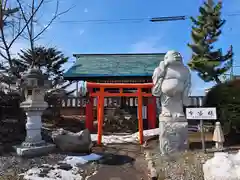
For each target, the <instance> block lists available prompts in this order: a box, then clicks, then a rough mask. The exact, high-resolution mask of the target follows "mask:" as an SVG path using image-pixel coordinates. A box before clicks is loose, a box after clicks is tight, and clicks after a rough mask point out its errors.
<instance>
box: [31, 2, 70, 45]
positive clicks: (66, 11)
mask: <svg viewBox="0 0 240 180" xmlns="http://www.w3.org/2000/svg"><path fill="white" fill-rule="evenodd" d="M72 8H73V7H71V8H69V9H67V10H65V11H63V12H60V13H58V11H59V0H57V4H56V9H55V13H54V15H53V18H52V19H51V20H50V21H49V22H48V24H47V25H45V27H44V28H43V29H42V30H41V31H40V32H39V33H38V34H37V35H35V37H34V38H33V41H35V40H36V39H37V38H38V37H39V36H40V35H42V34H43V33H44V32H45V31H46V30H47V29H48V28H49V27H50V26H51V24H52V23H53V22H54V20H56V19H57V18H58V17H59V16H61V15H63V14H65V13H68V12H69V11H70V10H71V9H72Z"/></svg>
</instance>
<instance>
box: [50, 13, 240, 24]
mask: <svg viewBox="0 0 240 180" xmlns="http://www.w3.org/2000/svg"><path fill="white" fill-rule="evenodd" d="M224 16H225V17H234V16H240V12H236V13H228V14H225V15H223V17H224ZM188 19H190V16H166V17H153V18H150V17H149V18H120V19H112V20H111V19H89V20H60V21H56V22H54V23H63V24H85V23H90V24H116V23H142V22H161V21H179V20H188Z"/></svg>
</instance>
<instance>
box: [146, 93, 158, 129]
mask: <svg viewBox="0 0 240 180" xmlns="http://www.w3.org/2000/svg"><path fill="white" fill-rule="evenodd" d="M147 118H148V129H154V128H156V118H157V102H156V97H149V98H148V104H147Z"/></svg>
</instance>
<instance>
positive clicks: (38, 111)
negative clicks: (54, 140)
mask: <svg viewBox="0 0 240 180" xmlns="http://www.w3.org/2000/svg"><path fill="white" fill-rule="evenodd" d="M27 105H28V106H27ZM30 105H31V106H29V104H27V103H26V102H24V103H22V107H23V108H24V110H25V111H26V116H27V123H26V138H25V141H24V142H22V144H21V145H19V146H15V147H14V148H15V149H16V152H17V154H18V155H19V156H38V155H42V154H46V153H49V152H51V151H53V150H54V149H55V145H54V144H50V143H46V142H45V141H44V140H43V139H42V135H41V130H42V118H41V116H42V113H43V110H44V109H46V104H44V103H43V104H37V103H35V104H30Z"/></svg>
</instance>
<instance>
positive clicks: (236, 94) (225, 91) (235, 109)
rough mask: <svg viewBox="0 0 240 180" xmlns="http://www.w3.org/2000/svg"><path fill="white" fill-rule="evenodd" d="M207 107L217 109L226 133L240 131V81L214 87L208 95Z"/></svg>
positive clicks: (205, 103)
mask: <svg viewBox="0 0 240 180" xmlns="http://www.w3.org/2000/svg"><path fill="white" fill-rule="evenodd" d="M204 106H205V107H216V108H217V117H218V121H220V122H221V124H222V125H223V127H224V132H225V133H229V132H231V131H233V130H234V131H235V132H236V131H237V132H238V131H239V130H240V80H232V81H228V82H225V83H222V84H218V85H216V86H214V87H213V88H212V89H211V90H210V91H209V92H208V93H207V95H206V97H205V101H204Z"/></svg>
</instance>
